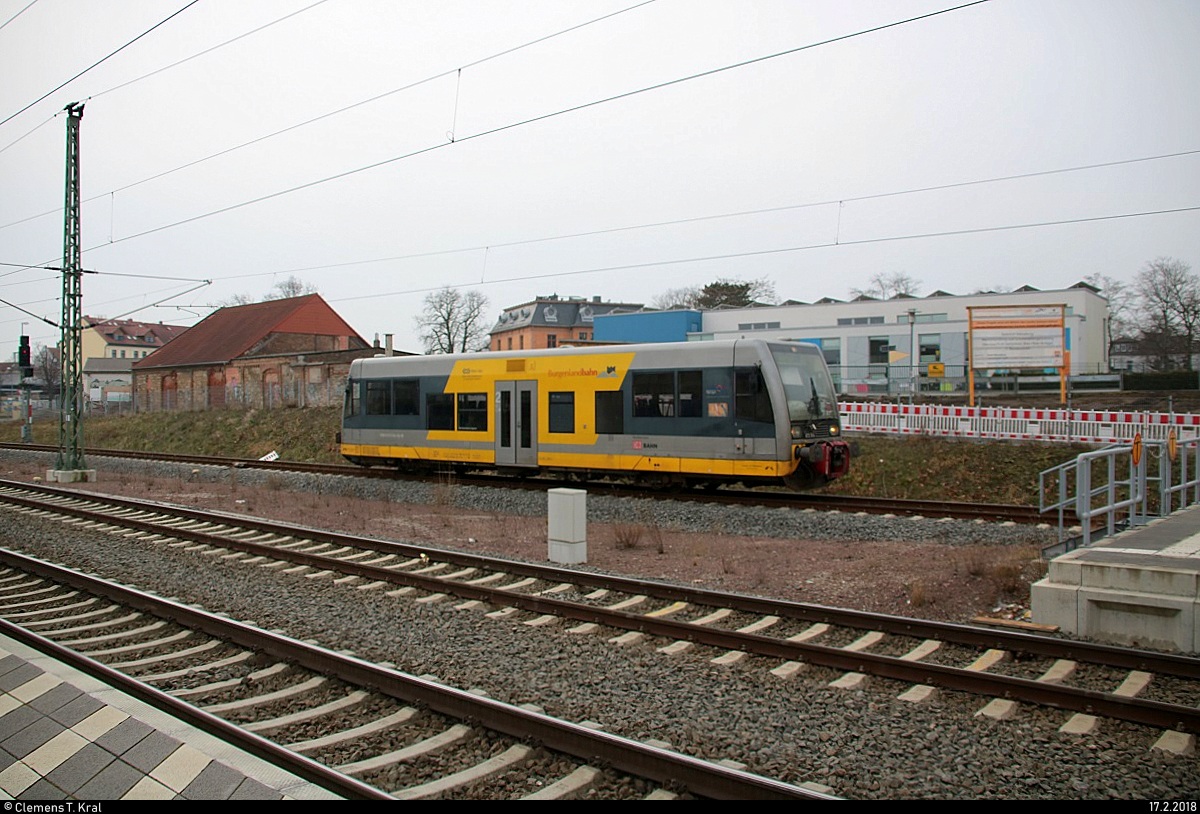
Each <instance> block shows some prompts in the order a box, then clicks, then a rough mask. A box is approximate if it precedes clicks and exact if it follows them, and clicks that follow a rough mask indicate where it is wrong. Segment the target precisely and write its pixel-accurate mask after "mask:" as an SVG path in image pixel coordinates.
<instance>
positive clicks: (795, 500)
mask: <svg viewBox="0 0 1200 814" xmlns="http://www.w3.org/2000/svg"><path fill="white" fill-rule="evenodd" d="M0 449H11V450H19V451H25V452H46V453H53V452H55V451H56V448H55V447H51V446H46V445H36V444H0ZM89 455H95V456H105V457H113V458H126V459H132V460H147V461H168V462H172V463H180V464H188V465H193V466H221V467H229V468H234V469H262V470H268V471H278V472H306V473H311V474H321V475H342V476H347V477H360V478H380V479H387V480H394V479H400V478H407V479H418V480H426V481H433V482H437V481H438V480H439V476H437V475H413V474H408V473H399V472H396V471H395V470H391V469H382V468H380V469H365V468H363V467H360V466H353V465H350V464H318V463H305V462H298V461H279V460H276V461H261V460H255V459H249V458H227V457H216V456H209V455H178V454H166V453H157V452H141V451H133V450H106V449H93V450H89ZM455 481H456V483H459V484H462V485H472V486H504V487H505V488H523V489H532V490H538V491H544V490H546V489H552V488H555V487H559V486H571V487H577V488H587V489H589V490H594V491H597V492H598V493H600V494H606V495H611V496H614V497H647V496H651V495H654V494H661V495H663V496H664V497H671V498H679V497H681V496H686V497H687V499H688V500H694V501H697V502H706V503H722V504H727V505H749V506H762V507H768V508H796V509H813V510H818V511H840V512H846V513H859V512H862V513H869V514H895V515H898V516H905V517H917V516H921V517H936V518H942V517H947V518H954V519H963V520H985V521H995V522H1012V523H1021V524H1037V523H1047V522H1050V521H1051V520H1057V516H1056V517H1055V518H1047V517H1046V516H1045V515H1042V514H1040V513H1039V512H1038V510H1037V508H1036V507H1033V506H1018V505H1012V504H1002V503H958V502H948V501H946V502H943V501H934V500H907V499H902V498H880V497H865V496H855V495H831V494H825V493H822V492H799V493H798V492H788V491H783V490H771V489H735V488H729V487H724V488H721V489H714V490H704V489H694V490H688V491H686V492H682V493H681V492H679V491H669V490H663V491H660V492H655V491H652V490H651V491H647V489H646V488H645V487H634V486H627V485H623V484H620V483H615V482H611V481H604V480H602V481H580V480H561V479H553V478H549V477H537V478H524V479H514V478H510V477H503V476H500V475H495V474H487V473H478V472H476V473H456V474H455ZM1063 521H1064V522H1065V523H1067V524H1068V525H1074V524H1075V523H1076V518H1075V517H1074V513H1073V512H1067V513H1066V514H1065V515H1064V517H1063Z"/></svg>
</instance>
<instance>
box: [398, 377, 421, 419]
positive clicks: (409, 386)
mask: <svg viewBox="0 0 1200 814" xmlns="http://www.w3.org/2000/svg"><path fill="white" fill-rule="evenodd" d="M420 414H421V383H420V382H419V381H417V380H416V379H395V380H394V381H393V382H392V415H420Z"/></svg>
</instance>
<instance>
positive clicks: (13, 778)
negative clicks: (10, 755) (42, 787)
mask: <svg viewBox="0 0 1200 814" xmlns="http://www.w3.org/2000/svg"><path fill="white" fill-rule="evenodd" d="M39 780H41V778H40V777H38V774H37V772H35V771H34V770H33V769H31V768H29V767H28V766H26V765H25V764H24V763H21V762H20V761H17V762H16V763H13V764H12V765H11V766H9V767H8V768H7V769H5V770H4V771H2V772H0V791H3V792H4V793H5V794H8V795H9V796H11V797H13V798H16V797H19V796H20V795H21V792H23V791H25V789H27V788H29V787H30V786H32V785H33V784H34V783H36V782H38V781H39Z"/></svg>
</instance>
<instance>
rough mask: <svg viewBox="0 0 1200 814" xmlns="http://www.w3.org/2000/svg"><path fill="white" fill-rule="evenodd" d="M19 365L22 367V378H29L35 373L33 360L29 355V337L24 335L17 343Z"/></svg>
mask: <svg viewBox="0 0 1200 814" xmlns="http://www.w3.org/2000/svg"><path fill="white" fill-rule="evenodd" d="M17 367H19V368H20V369H21V378H22V379H28V378H29V377H30V376H32V375H33V361H32V359H31V357H30V355H29V337H28V336H22V337H21V341H20V343H19V344H18V345H17Z"/></svg>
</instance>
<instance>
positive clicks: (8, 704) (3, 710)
mask: <svg viewBox="0 0 1200 814" xmlns="http://www.w3.org/2000/svg"><path fill="white" fill-rule="evenodd" d="M20 706H22V704H21V702H20V701H18V700H17V699H15V698H13V697H12V696H11V695H9V694H8V693H6V692H4V693H0V718H2V717H4V716H5V715H7V714H8V713H10V712H12V711H13V710H14V709H16V708H17V707H20Z"/></svg>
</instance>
